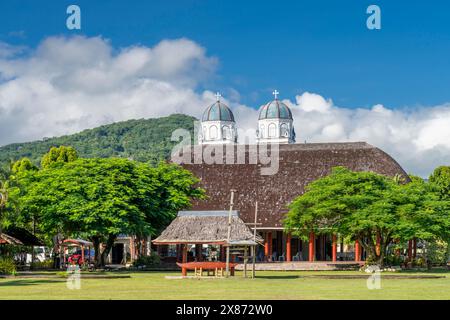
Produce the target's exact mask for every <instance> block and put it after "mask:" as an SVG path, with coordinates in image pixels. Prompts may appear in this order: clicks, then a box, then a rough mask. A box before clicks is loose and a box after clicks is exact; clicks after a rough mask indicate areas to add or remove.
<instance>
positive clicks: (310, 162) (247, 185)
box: [182, 142, 408, 228]
mask: <svg viewBox="0 0 450 320" xmlns="http://www.w3.org/2000/svg"><path fill="white" fill-rule="evenodd" d="M250 147H254V146H248V145H247V146H243V145H237V146H235V149H232V150H233V151H234V155H233V158H234V159H235V160H236V159H237V156H236V148H245V149H246V153H245V164H226V163H225V159H226V158H227V155H226V153H227V150H226V149H225V150H224V151H223V158H222V157H218V158H220V159H223V162H224V164H217V163H213V164H207V163H205V162H203V163H198V160H195V162H194V158H193V156H192V161H191V163H185V164H182V165H183V167H185V168H186V169H188V170H190V171H191V172H192V173H193V174H194V175H195V176H197V177H198V178H199V179H200V180H201V182H200V186H201V187H203V188H204V189H205V190H206V194H207V198H206V199H204V200H196V201H194V203H193V207H192V209H193V210H226V208H227V206H228V203H229V199H230V189H236V190H237V193H236V194H235V205H234V208H235V209H236V210H239V212H240V217H241V218H242V220H243V221H244V222H248V223H251V222H253V221H254V220H253V219H254V212H255V201H258V222H259V223H261V225H258V228H282V220H283V218H284V216H285V214H286V213H287V211H288V210H287V207H286V206H287V205H288V204H289V203H290V202H292V200H294V199H295V198H296V197H297V196H299V195H301V194H303V193H304V192H305V187H306V186H307V185H308V184H309V183H311V182H312V181H314V180H317V179H319V178H321V177H324V176H326V175H328V174H329V173H330V172H331V169H332V168H333V167H336V166H343V167H347V168H348V169H350V170H353V171H372V172H376V173H379V174H383V175H387V176H395V175H400V176H403V177H405V179H406V180H408V176H407V174H406V173H405V171H404V170H403V169H402V168H401V167H400V165H399V164H398V163H397V162H396V161H395V160H394V159H393V158H392V157H390V156H389V155H388V154H386V153H385V152H383V151H382V150H380V149H378V148H376V147H374V146H372V145H369V144H367V143H365V142H352V143H351V142H348V143H299V144H282V145H279V168H278V171H277V172H276V174H273V175H261V168H263V167H268V166H267V165H265V164H261V163H260V162H257V163H255V162H253V163H251V161H250V158H251V156H252V155H253V154H254V153H253V151H251V149H250ZM195 148H207V147H206V146H195ZM186 150H188V151H187V152H190V153H192V149H186ZM269 150H270V149H269ZM185 152H186V151H185Z"/></svg>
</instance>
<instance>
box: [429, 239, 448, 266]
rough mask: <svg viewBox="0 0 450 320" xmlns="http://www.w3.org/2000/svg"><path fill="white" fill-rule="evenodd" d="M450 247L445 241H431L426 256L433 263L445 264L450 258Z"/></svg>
mask: <svg viewBox="0 0 450 320" xmlns="http://www.w3.org/2000/svg"><path fill="white" fill-rule="evenodd" d="M449 249H450V248H449V245H448V243H446V242H444V241H439V240H437V241H430V242H428V243H427V246H426V257H427V259H428V261H429V262H430V263H432V264H439V265H445V264H446V263H447V261H448V259H449Z"/></svg>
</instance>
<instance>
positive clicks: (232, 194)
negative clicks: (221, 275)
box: [225, 189, 235, 277]
mask: <svg viewBox="0 0 450 320" xmlns="http://www.w3.org/2000/svg"><path fill="white" fill-rule="evenodd" d="M234 191H235V190H233V189H232V190H231V199H230V212H229V213H228V234H227V261H226V263H225V265H226V268H225V270H226V274H227V277H229V276H230V238H231V212H232V211H233V200H234Z"/></svg>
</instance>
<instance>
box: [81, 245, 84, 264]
mask: <svg viewBox="0 0 450 320" xmlns="http://www.w3.org/2000/svg"><path fill="white" fill-rule="evenodd" d="M81 261H83V264H84V246H81Z"/></svg>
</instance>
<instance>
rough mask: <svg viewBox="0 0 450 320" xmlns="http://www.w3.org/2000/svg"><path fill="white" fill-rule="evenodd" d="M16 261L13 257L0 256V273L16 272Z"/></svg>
mask: <svg viewBox="0 0 450 320" xmlns="http://www.w3.org/2000/svg"><path fill="white" fill-rule="evenodd" d="M16 271H17V269H16V263H15V262H14V259H13V258H10V257H0V274H16Z"/></svg>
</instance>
